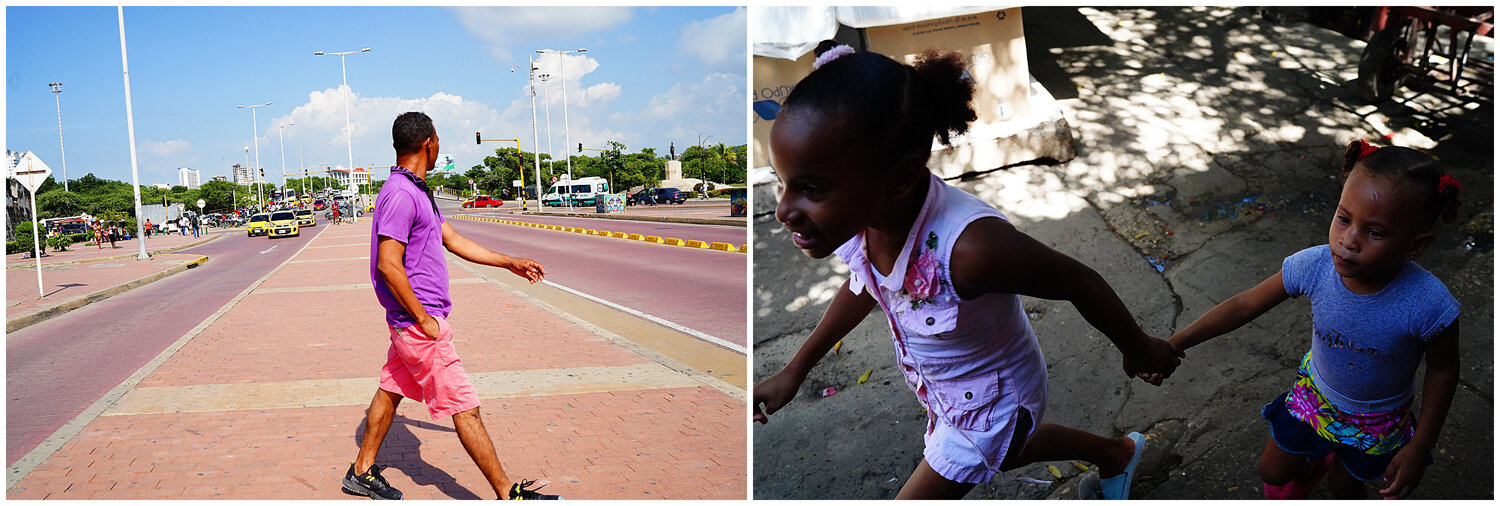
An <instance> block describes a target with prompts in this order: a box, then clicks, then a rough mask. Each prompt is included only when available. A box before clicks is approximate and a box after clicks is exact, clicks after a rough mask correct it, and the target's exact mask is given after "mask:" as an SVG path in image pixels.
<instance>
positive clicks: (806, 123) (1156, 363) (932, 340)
mask: <svg viewBox="0 0 1500 506" xmlns="http://www.w3.org/2000/svg"><path fill="white" fill-rule="evenodd" d="M830 45H831V44H830V43H828V42H825V43H824V44H823V45H821V46H820V47H819V51H818V52H819V57H818V60H817V62H816V63H815V64H814V67H815V70H814V71H813V72H812V73H811V74H809V75H808V76H807V78H805V79H803V80H802V81H801V82H800V83H798V84H797V85H796V87H795V88H794V89H793V91H792V93H791V94H790V95H789V96H788V97H787V99H786V101H785V103H784V104H783V105H782V109H781V111H780V112H779V114H778V116H777V121H776V124H775V126H774V127H773V128H772V131H771V165H772V167H773V168H774V169H775V170H776V174H777V177H778V178H779V179H780V184H779V185H778V194H779V197H780V201H779V203H778V205H777V208H776V219H777V220H778V221H780V222H781V223H783V224H784V225H785V226H786V228H787V230H789V231H791V232H792V233H793V239H792V240H793V242H794V243H795V244H796V245H797V247H798V248H800V249H802V250H803V252H804V253H806V254H807V255H808V256H811V257H813V258H825V257H827V256H828V255H833V254H836V255H838V256H839V258H840V259H842V260H843V261H844V262H845V263H847V264H848V266H849V271H850V276H849V280H848V281H847V282H845V284H844V286H843V287H842V288H841V289H840V290H839V291H838V294H837V295H835V296H834V298H833V301H832V303H830V304H829V307H828V310H827V312H826V313H824V315H823V319H822V321H821V322H819V323H818V326H817V328H816V329H815V330H813V332H812V334H811V335H810V336H809V337H808V338H807V341H806V342H805V343H804V344H803V346H802V348H801V349H800V350H799V351H798V352H797V354H796V356H795V357H793V358H792V360H791V362H789V363H788V364H787V365H786V366H785V367H784V368H783V369H782V370H781V371H779V372H777V373H776V374H774V375H772V376H771V377H769V378H766V379H765V380H763V381H761V382H760V383H758V384H757V385H756V386H755V391H754V394H753V396H754V406H755V411H756V413H755V415H754V418H755V420H757V421H759V422H762V423H766V422H768V421H769V416H770V415H771V414H773V413H775V412H776V411H777V410H778V409H780V408H781V407H782V406H785V405H786V404H787V403H788V402H790V401H791V400H792V398H793V397H794V396H795V395H796V394H797V389H798V387H799V386H800V385H801V384H802V382H803V381H804V380H805V379H806V377H807V374H808V371H809V370H810V369H812V366H813V365H814V364H816V363H817V362H818V360H819V359H820V358H822V357H823V355H824V354H826V353H827V352H828V350H829V349H830V348H832V347H833V345H834V343H836V342H838V341H839V340H840V339H842V338H843V337H844V336H845V335H846V334H847V333H848V332H849V331H850V330H851V329H853V328H854V327H855V325H857V324H858V323H859V322H860V321H861V320H863V319H864V317H865V315H867V314H868V313H869V312H870V311H871V310H872V309H874V308H875V307H876V306H879V307H880V308H881V309H882V310H883V311H884V312H885V314H886V316H887V317H888V322H889V324H890V327H891V331H892V339H893V341H894V344H895V349H896V359H897V362H898V363H899V365H900V368H901V371H902V374H903V376H904V377H905V379H906V382H907V385H908V386H909V387H910V388H911V390H912V392H914V393H915V394H916V397H917V400H918V401H919V402H921V403H922V405H923V406H924V407H926V408H927V413H928V420H927V424H926V427H925V434H924V442H925V446H926V448H925V450H924V451H923V459H922V462H921V463H920V464H919V465H918V466H917V468H916V470H915V471H914V472H913V473H912V475H911V477H910V478H909V479H907V481H906V484H905V486H904V487H902V489H901V491H900V493H899V494H898V495H897V498H898V499H917V498H931V499H937V498H954V499H956V498H962V497H963V496H964V494H966V493H968V492H969V490H971V489H972V488H973V487H974V485H976V484H978V483H984V482H987V481H989V480H990V479H991V478H993V477H995V476H1001V475H1003V472H1004V471H1006V470H1010V469H1014V468H1016V467H1020V466H1022V465H1025V464H1029V463H1032V462H1039V461H1060V460H1075V459H1076V460H1083V461H1087V462H1092V463H1094V464H1097V465H1098V466H1099V476H1100V477H1101V478H1102V479H1101V480H1100V482H1099V485H1098V486H1094V487H1091V488H1092V490H1081V492H1083V493H1084V494H1086V495H1089V496H1100V495H1102V497H1104V498H1111V499H1124V498H1127V497H1128V494H1129V489H1130V481H1131V478H1132V473H1133V471H1134V469H1135V465H1136V463H1137V462H1138V461H1139V459H1140V455H1141V450H1142V448H1143V447H1144V445H1145V439H1144V437H1143V436H1141V434H1139V433H1131V434H1129V435H1128V436H1126V437H1116V438H1106V437H1101V436H1098V435H1094V434H1090V433H1087V432H1083V431H1080V430H1077V429H1072V428H1068V427H1064V426H1061V425H1056V424H1051V423H1043V422H1042V419H1043V414H1044V411H1045V409H1046V406H1047V368H1046V362H1045V361H1044V360H1043V358H1042V353H1041V349H1040V347H1039V346H1038V345H1037V339H1036V335H1035V334H1034V333H1033V332H1032V329H1031V325H1030V323H1029V322H1028V320H1027V317H1026V314H1025V312H1024V311H1023V310H1022V308H1021V303H1020V300H1019V298H1018V297H1017V294H1021V295H1028V296H1033V297H1039V298H1046V299H1055V300H1068V301H1071V302H1072V303H1073V304H1074V306H1075V307H1076V308H1077V309H1078V311H1079V312H1080V313H1082V315H1083V316H1084V318H1085V319H1087V320H1088V322H1089V323H1090V324H1092V325H1094V326H1095V327H1096V328H1098V329H1099V330H1101V331H1103V333H1104V334H1105V335H1106V336H1108V337H1109V339H1110V340H1111V341H1112V342H1114V344H1115V345H1116V346H1117V347H1118V348H1119V349H1120V351H1121V352H1122V353H1123V354H1124V369H1125V372H1126V374H1128V375H1137V374H1143V375H1144V374H1150V375H1152V376H1151V377H1152V378H1154V380H1155V382H1157V383H1159V382H1160V378H1163V377H1165V376H1167V375H1170V373H1171V372H1172V370H1173V369H1174V368H1175V367H1176V365H1177V363H1178V361H1179V357H1181V353H1180V352H1178V351H1177V350H1176V349H1175V348H1173V347H1172V346H1171V345H1170V344H1168V343H1167V342H1166V341H1163V340H1160V339H1157V338H1154V337H1151V336H1149V335H1147V334H1146V333H1145V332H1144V331H1143V330H1141V328H1140V326H1139V325H1138V324H1136V322H1135V319H1134V318H1133V317H1132V316H1131V314H1130V311H1129V310H1128V309H1126V307H1125V305H1124V304H1123V303H1121V302H1120V299H1119V297H1118V296H1116V295H1115V292H1114V290H1113V289H1112V288H1111V287H1110V286H1109V284H1108V283H1106V282H1105V281H1104V279H1103V278H1102V277H1100V276H1099V274H1098V273H1096V272H1094V271H1093V270H1092V269H1090V268H1089V267H1087V266H1085V265H1083V264H1081V263H1079V262H1078V261H1076V260H1074V259H1072V258H1070V257H1068V256H1067V255H1063V254H1061V253H1058V252H1057V251H1054V250H1052V249H1051V248H1049V247H1047V246H1046V245H1044V244H1041V243H1040V242H1038V241H1036V240H1035V239H1032V238H1031V237H1029V236H1027V235H1026V234H1023V233H1021V232H1020V231H1017V230H1016V229H1015V227H1013V226H1011V224H1010V223H1009V221H1007V220H1006V218H1005V217H1004V216H1003V215H1001V214H1000V212H999V211H996V210H995V208H994V207H991V206H990V205H989V204H987V203H985V202H984V201H982V200H979V199H978V198H977V197H975V196H973V195H970V194H968V193H966V192H964V191H963V190H960V189H958V188H954V187H952V186H949V185H948V184H947V183H945V182H943V180H942V179H940V178H938V177H937V176H935V175H933V174H932V173H931V172H930V171H929V170H928V169H927V166H926V163H927V159H928V157H929V155H930V154H931V151H932V141H933V137H934V136H936V137H937V139H938V140H939V141H940V142H942V143H944V144H947V143H948V142H949V136H950V135H951V134H962V133H964V132H965V131H967V130H968V124H969V122H971V121H973V120H974V119H975V113H974V110H973V108H972V107H971V106H970V101H971V100H972V98H973V95H974V84H973V82H972V81H971V80H970V79H969V78H968V77H967V75H966V73H965V72H966V71H965V65H964V63H963V60H962V57H961V56H960V55H958V54H957V53H946V54H940V53H937V52H935V51H928V52H927V53H926V54H924V55H923V56H922V57H921V58H919V59H918V60H917V62H916V64H915V65H905V64H902V63H898V62H896V61H894V60H891V59H890V58H888V57H886V56H883V55H880V54H877V53H869V52H855V51H854V50H853V49H851V48H849V47H848V46H836V47H831V48H830V47H829V46H830ZM1091 493H1092V494H1091Z"/></svg>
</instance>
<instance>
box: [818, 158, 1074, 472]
mask: <svg viewBox="0 0 1500 506" xmlns="http://www.w3.org/2000/svg"><path fill="white" fill-rule="evenodd" d="M982 218H999V219H1002V220H1003V219H1005V216H1003V215H1001V214H1000V212H999V211H996V210H995V208H993V207H991V206H990V205H989V204H987V203H985V202H984V201H982V200H980V199H979V198H977V197H975V196H973V195H970V194H968V193H966V192H964V191H963V190H960V189H958V188H954V187H952V186H949V185H948V184H947V183H945V182H943V180H942V179H940V178H938V177H937V176H935V175H934V176H932V184H931V185H930V186H929V189H928V191H927V197H926V201H925V202H924V203H923V205H922V210H921V212H920V213H919V214H918V215H917V219H916V221H915V222H914V223H913V225H912V229H911V232H910V233H909V235H908V236H907V238H906V243H905V246H904V247H903V249H902V253H901V255H900V256H899V257H897V258H896V262H895V265H894V267H893V268H892V269H891V273H892V274H896V273H899V274H900V275H883V274H881V273H880V272H878V271H876V270H875V269H874V268H873V266H872V265H870V262H869V257H868V253H867V251H868V250H867V246H866V244H865V237H864V234H863V233H861V234H859V235H857V236H855V237H854V238H852V239H850V240H849V242H847V243H845V244H844V245H842V246H840V247H839V249H838V250H837V252H836V254H837V255H838V256H839V258H841V259H843V261H844V262H845V263H846V264H848V265H849V271H850V275H849V288H850V290H852V291H853V292H854V293H856V294H859V293H863V292H864V291H865V290H869V291H870V292H871V295H873V296H874V297H875V299H876V300H877V301H878V302H879V303H880V307H881V309H883V310H884V311H885V313H886V315H887V317H888V323H889V324H890V326H891V337H892V341H893V343H894V344H895V348H896V358H897V361H898V362H899V363H900V366H901V372H902V375H903V376H904V377H905V379H906V383H907V386H908V387H910V388H911V390H912V392H914V393H915V394H916V396H917V400H918V402H921V403H922V406H923V407H925V408H927V413H928V420H927V422H928V423H927V430H926V434H925V435H924V441H925V443H926V449H925V450H924V452H923V456H924V457H925V458H926V460H927V463H928V464H929V465H931V466H932V467H933V469H934V470H936V471H937V472H938V474H941V475H942V476H943V477H945V478H948V479H950V480H954V481H959V482H965V483H984V482H988V481H989V480H990V479H991V478H993V477H995V476H997V475H1000V476H1003V475H1004V473H1002V472H1001V471H1000V463H1001V462H1002V461H1004V460H1005V456H1006V454H1007V453H1008V452H1009V451H1010V448H1009V446H1010V444H1011V440H1012V437H1013V435H1014V433H1015V429H1016V425H1017V417H1018V416H1019V415H1020V413H1021V410H1022V409H1024V410H1025V411H1026V412H1027V414H1028V415H1029V416H1030V420H1031V423H1030V425H1029V427H1031V428H1032V429H1034V428H1035V427H1036V426H1038V425H1040V424H1041V423H1042V422H1041V421H1042V415H1043V411H1044V410H1045V408H1046V405H1047V367H1046V363H1045V361H1044V360H1043V358H1042V352H1041V348H1040V347H1039V346H1038V344H1037V340H1036V334H1035V333H1033V331H1032V329H1031V323H1030V322H1029V321H1028V320H1027V317H1026V313H1025V311H1024V310H1023V309H1022V307H1021V301H1020V298H1019V297H1018V296H1016V295H1014V294H1000V293H990V294H985V295H983V296H980V297H977V298H974V299H972V300H962V299H960V298H959V297H958V295H957V293H956V292H955V291H954V288H953V280H952V272H951V271H950V267H949V266H950V265H952V262H951V255H952V252H953V245H954V243H955V242H956V241H957V239H958V237H959V235H960V234H962V233H963V231H964V229H965V228H967V227H968V226H969V224H971V223H973V222H974V221H975V220H979V219H982ZM1027 436H1028V437H1029V433H1028V434H1027Z"/></svg>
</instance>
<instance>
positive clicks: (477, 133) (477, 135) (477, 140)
mask: <svg viewBox="0 0 1500 506" xmlns="http://www.w3.org/2000/svg"><path fill="white" fill-rule="evenodd" d="M474 143H475V144H479V143H480V142H479V132H474Z"/></svg>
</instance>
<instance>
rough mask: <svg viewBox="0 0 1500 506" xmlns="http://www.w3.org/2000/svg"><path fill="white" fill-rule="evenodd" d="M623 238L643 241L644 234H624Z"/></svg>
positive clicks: (644, 238)
mask: <svg viewBox="0 0 1500 506" xmlns="http://www.w3.org/2000/svg"><path fill="white" fill-rule="evenodd" d="M625 238H626V239H630V240H632V241H644V240H646V236H644V235H641V234H630V235H627V236H625Z"/></svg>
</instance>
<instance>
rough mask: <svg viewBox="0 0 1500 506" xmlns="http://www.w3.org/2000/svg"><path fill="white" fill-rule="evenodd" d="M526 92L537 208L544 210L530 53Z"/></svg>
mask: <svg viewBox="0 0 1500 506" xmlns="http://www.w3.org/2000/svg"><path fill="white" fill-rule="evenodd" d="M510 71H511V72H515V71H516V66H515V65H511V66H510ZM526 94H528V95H531V154H532V156H531V166H532V171H533V173H534V174H535V175H536V182H535V183H534V184H535V185H536V210H537V211H541V210H542V157H541V155H540V153H541V141H539V140H537V135H536V62H535V61H532V59H531V55H529V54H528V55H526ZM520 149H521V143H520V142H519V141H518V142H516V150H518V151H519V150H520ZM518 169H519V167H518ZM521 170H522V171H523V172H521V179H523V180H524V179H526V176H525V174H526V172H524V170H525V169H521ZM521 190H522V191H521V208H522V209H525V208H526V192H525V190H526V189H525V188H522V189H521Z"/></svg>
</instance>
